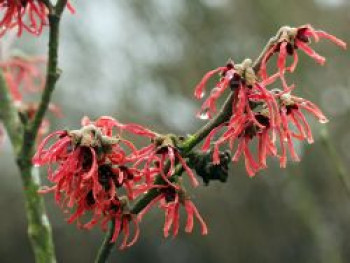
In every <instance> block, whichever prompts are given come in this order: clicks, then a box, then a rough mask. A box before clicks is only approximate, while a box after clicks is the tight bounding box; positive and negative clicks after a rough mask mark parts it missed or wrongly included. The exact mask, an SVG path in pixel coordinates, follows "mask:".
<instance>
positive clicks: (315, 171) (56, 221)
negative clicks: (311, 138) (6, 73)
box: [0, 0, 350, 263]
mask: <svg viewBox="0 0 350 263" xmlns="http://www.w3.org/2000/svg"><path fill="white" fill-rule="evenodd" d="M73 2H74V4H75V5H76V9H77V14H76V15H75V16H72V15H69V14H66V16H65V18H64V24H63V28H62V32H61V33H62V41H61V43H62V46H61V52H60V53H61V68H62V69H63V71H64V74H63V77H62V79H61V80H60V81H59V84H58V89H57V91H56V92H55V94H54V97H55V99H54V100H55V101H56V102H57V103H58V104H60V105H62V108H63V112H64V114H65V115H66V117H65V118H63V119H60V120H53V122H55V125H54V126H55V127H53V128H56V129H57V128H65V127H70V128H75V127H78V126H79V121H80V118H81V117H82V116H84V115H89V116H90V117H92V118H94V117H97V116H100V115H111V116H114V117H115V118H117V119H120V120H121V121H123V122H139V123H142V124H146V125H147V126H148V127H150V128H152V129H155V130H157V131H159V132H174V133H178V134H183V135H186V133H191V132H193V131H195V129H196V128H197V127H199V126H200V125H201V124H202V122H201V121H199V120H196V119H195V118H194V114H195V112H196V109H198V107H199V105H200V103H199V102H196V101H194V100H193V95H192V92H193V88H194V86H195V84H196V83H197V82H198V81H199V80H200V78H201V76H202V75H203V74H204V73H205V72H207V71H208V70H210V69H212V68H215V67H217V66H219V65H222V64H224V63H225V62H226V61H227V59H228V58H230V57H231V58H232V59H234V61H237V62H240V61H241V60H242V59H243V58H245V57H246V56H251V57H252V58H255V57H256V56H257V55H258V54H259V52H260V51H261V49H262V48H263V46H264V45H265V43H266V42H267V40H268V39H269V37H271V36H272V35H273V34H275V32H276V31H277V29H278V28H279V27H280V26H282V25H286V24H288V25H292V26H298V25H302V24H305V23H311V24H312V25H313V26H314V27H316V28H322V29H324V30H326V31H328V32H330V33H332V34H334V35H336V36H338V37H340V38H342V39H344V40H345V41H346V42H348V43H349V42H350V41H349V40H350V34H349V24H350V2H349V1H347V0H305V1H302V2H298V1H293V0H284V1H282V0H270V1H263V0H255V1H252V0H251V1H247V0H231V1H230V0H191V1H185V0H176V1H171V0H145V1H138V0H124V1H123V0H120V1H113V0H100V1H73ZM46 40H47V36H43V37H42V39H40V40H38V41H37V40H34V39H32V37H25V38H23V39H20V40H18V42H17V43H16V47H17V48H21V49H23V50H25V51H26V52H31V53H33V54H41V53H44V52H45V51H46V43H45V42H46ZM315 49H316V50H318V51H319V52H320V53H321V54H323V55H325V56H326V57H327V58H328V60H327V63H326V65H325V66H324V67H319V66H318V65H316V64H315V63H314V61H311V59H309V58H307V57H306V56H301V58H302V59H301V63H300V66H299V68H298V69H297V72H296V74H295V75H294V77H293V82H295V84H296V85H297V94H298V95H302V96H305V97H306V98H308V99H310V100H312V101H315V102H318V103H319V104H320V106H321V108H323V109H324V111H325V113H326V114H327V115H328V116H329V117H330V120H331V122H330V123H329V124H327V129H328V131H329V134H330V136H329V137H327V140H330V142H331V143H332V144H333V146H334V147H335V149H336V151H335V152H336V154H337V155H338V157H337V158H340V159H339V160H338V161H340V163H341V164H343V165H345V171H346V173H347V175H348V171H349V168H350V167H349V166H350V151H349V148H350V131H349V130H348V129H349V128H350V120H349V117H348V116H349V108H350V93H349V83H350V78H349V61H350V60H349V59H350V55H349V52H348V51H346V52H343V51H342V50H340V49H338V48H337V47H335V46H333V45H331V44H329V43H321V44H319V45H317V46H315ZM312 126H313V131H314V134H315V137H316V142H315V144H314V145H299V147H298V149H299V153H300V155H301V156H302V161H301V162H300V163H297V164H294V163H289V164H288V168H287V169H284V170H281V169H280V168H279V167H278V163H277V162H276V161H271V162H270V163H269V169H268V170H266V171H263V172H261V173H259V174H258V175H257V176H256V177H255V178H252V179H251V178H248V177H247V176H246V173H245V171H244V169H243V166H242V162H240V163H239V165H238V166H237V165H235V166H232V165H231V167H230V172H229V178H228V180H227V182H226V183H224V184H223V183H220V182H216V181H214V182H211V183H210V185H209V186H208V187H200V188H199V189H196V190H195V192H194V193H193V197H194V202H195V203H196V204H197V205H198V208H199V209H200V210H201V213H202V215H203V216H204V218H205V219H206V221H207V223H208V226H209V235H208V236H207V237H202V236H200V234H199V231H198V230H197V231H195V233H194V234H192V235H187V234H185V233H184V232H181V234H180V235H179V237H178V238H176V239H168V240H164V239H163V237H162V231H161V229H162V222H163V221H162V220H163V216H162V215H161V213H160V212H156V211H155V212H154V213H152V214H151V215H149V216H148V217H146V218H145V220H144V222H143V224H142V234H141V241H140V242H139V243H137V244H136V245H135V246H134V247H132V248H131V249H129V250H127V251H123V252H120V251H117V249H116V251H115V252H114V253H113V255H112V259H111V262H138V261H140V260H142V262H143V263H147V262H167V263H173V262H174V263H175V262H176V263H180V262H193V263H195V262H202V263H211V262H223V263H231V262H269V263H272V262H276V263H277V262H324V263H330V262H334V263H338V262H339V263H345V262H350V206H349V203H350V199H349V196H348V195H347V194H346V190H345V189H344V184H343V183H342V181H341V180H340V179H339V177H338V176H337V168H336V167H335V165H336V163H335V162H334V158H330V154H331V153H330V152H329V151H328V150H327V149H328V148H327V147H324V144H322V143H321V142H320V139H319V133H320V131H321V130H322V129H325V127H321V126H320V124H318V123H316V122H312ZM10 152H11V150H10V147H9V145H7V144H6V147H5V149H4V150H2V152H1V167H2V176H3V180H2V183H1V185H0V188H1V193H2V198H1V200H0V207H1V211H2V217H1V227H0V244H1V245H0V259H1V262H31V260H32V255H31V252H30V249H29V242H28V240H27V238H26V235H25V231H26V230H25V224H26V222H25V218H24V212H23V200H22V194H21V189H20V187H21V186H20V182H19V178H18V176H17V171H16V168H15V165H14V161H13V160H12V159H11V155H10V154H11V153H10ZM43 178H44V175H43ZM47 206H48V210H49V215H50V219H51V220H52V223H53V231H54V235H55V242H56V250H57V255H58V261H59V262H92V261H93V258H94V255H95V253H96V251H97V249H98V246H99V244H100V242H101V241H102V233H101V231H99V230H94V231H92V232H84V231H81V230H77V229H76V228H75V226H73V225H67V223H66V222H65V216H64V214H63V213H62V211H60V209H59V208H58V207H57V206H55V205H54V201H53V198H52V197H48V198H47Z"/></svg>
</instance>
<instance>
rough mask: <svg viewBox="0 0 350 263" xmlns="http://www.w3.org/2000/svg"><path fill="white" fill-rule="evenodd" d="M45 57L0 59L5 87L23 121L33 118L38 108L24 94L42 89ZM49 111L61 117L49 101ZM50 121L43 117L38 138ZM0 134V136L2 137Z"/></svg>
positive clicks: (58, 110) (44, 131) (17, 56)
mask: <svg viewBox="0 0 350 263" xmlns="http://www.w3.org/2000/svg"><path fill="white" fill-rule="evenodd" d="M45 63H46V59H45V58H44V57H42V56H32V57H28V56H25V55H15V56H11V57H9V58H8V59H6V60H3V61H0V69H1V71H2V74H3V77H4V80H5V83H6V87H7V88H8V90H9V93H10V94H11V97H12V99H13V101H14V104H15V106H16V107H17V109H18V112H19V113H20V116H21V118H22V121H23V122H27V121H31V120H33V118H34V116H35V113H36V111H37V109H38V104H37V103H33V102H27V101H26V100H25V99H24V94H27V93H35V92H38V91H41V90H43V88H44V85H45V76H44V74H43V71H42V67H43V65H44V64H45ZM49 111H51V112H52V113H53V114H54V115H55V116H56V117H62V113H61V110H60V108H59V107H58V106H56V105H54V104H52V103H50V104H49ZM49 127H50V122H49V121H48V120H47V119H44V120H43V121H42V123H41V126H40V128H39V132H38V138H37V139H38V140H41V137H42V136H43V135H44V134H46V133H47V132H48V130H49ZM2 134H3V133H1V134H0V137H2Z"/></svg>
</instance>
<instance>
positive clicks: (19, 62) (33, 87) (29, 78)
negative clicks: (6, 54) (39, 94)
mask: <svg viewBox="0 0 350 263" xmlns="http://www.w3.org/2000/svg"><path fill="white" fill-rule="evenodd" d="M45 62H46V59H45V58H44V57H41V56H38V57H28V58H27V57H23V56H14V57H12V58H10V59H9V60H7V61H3V62H0V68H1V69H2V71H3V74H4V78H5V81H6V84H7V87H8V89H9V90H10V92H11V95H12V97H13V99H14V100H15V101H21V100H22V92H21V89H23V91H29V92H36V91H39V90H41V89H42V88H43V87H44V84H45V77H44V74H43V73H42V71H41V69H40V66H41V65H43V64H44V63H45Z"/></svg>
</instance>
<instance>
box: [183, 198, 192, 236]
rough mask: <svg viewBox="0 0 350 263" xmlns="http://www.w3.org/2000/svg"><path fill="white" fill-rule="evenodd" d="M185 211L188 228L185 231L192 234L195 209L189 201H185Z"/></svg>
mask: <svg viewBox="0 0 350 263" xmlns="http://www.w3.org/2000/svg"><path fill="white" fill-rule="evenodd" d="M185 209H186V213H187V220H186V227H185V231H186V232H187V233H191V232H192V230H193V208H192V206H191V203H190V201H189V200H186V201H185Z"/></svg>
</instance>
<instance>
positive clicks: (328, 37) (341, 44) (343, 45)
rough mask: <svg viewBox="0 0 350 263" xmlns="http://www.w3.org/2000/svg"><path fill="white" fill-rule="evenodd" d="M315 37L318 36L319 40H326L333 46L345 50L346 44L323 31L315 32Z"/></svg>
mask: <svg viewBox="0 0 350 263" xmlns="http://www.w3.org/2000/svg"><path fill="white" fill-rule="evenodd" d="M316 35H317V36H319V37H320V38H325V39H328V40H330V41H332V42H333V43H334V44H336V45H338V46H340V47H341V48H343V49H346V43H345V42H344V41H343V40H341V39H339V38H337V37H335V36H333V35H331V34H328V33H327V32H325V31H322V30H317V31H316Z"/></svg>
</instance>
